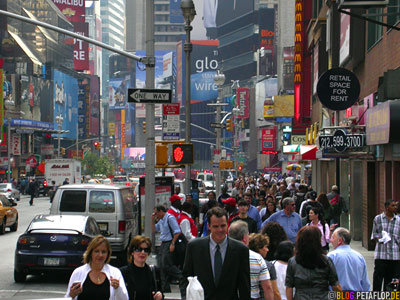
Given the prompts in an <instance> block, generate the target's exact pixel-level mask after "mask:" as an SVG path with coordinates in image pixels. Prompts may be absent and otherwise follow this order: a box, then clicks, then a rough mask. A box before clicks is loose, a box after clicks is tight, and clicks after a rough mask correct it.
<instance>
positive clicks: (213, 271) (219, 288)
mask: <svg viewBox="0 0 400 300" xmlns="http://www.w3.org/2000/svg"><path fill="white" fill-rule="evenodd" d="M207 222H208V224H209V227H210V231H211V234H210V235H209V236H207V237H204V238H199V239H195V240H193V241H191V242H190V243H189V244H188V248H187V251H186V257H185V264H184V266H183V274H184V276H185V277H186V278H187V277H188V276H197V279H198V280H199V281H200V283H201V285H202V287H203V289H204V299H205V300H238V299H240V300H249V299H250V265H249V249H248V248H247V247H246V246H244V245H243V244H242V243H240V242H238V241H235V240H233V239H231V238H229V237H228V236H227V234H226V232H227V226H228V215H227V213H226V211H225V210H224V209H222V208H220V207H214V208H212V209H210V210H209V211H208V220H207Z"/></svg>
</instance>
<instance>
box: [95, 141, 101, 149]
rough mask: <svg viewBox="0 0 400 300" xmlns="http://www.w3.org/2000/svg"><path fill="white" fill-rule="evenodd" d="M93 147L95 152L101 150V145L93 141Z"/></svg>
mask: <svg viewBox="0 0 400 300" xmlns="http://www.w3.org/2000/svg"><path fill="white" fill-rule="evenodd" d="M93 145H94V148H95V149H96V150H100V149H101V143H100V142H98V141H95V142H94V143H93Z"/></svg>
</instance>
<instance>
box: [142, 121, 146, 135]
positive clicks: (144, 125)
mask: <svg viewBox="0 0 400 300" xmlns="http://www.w3.org/2000/svg"><path fill="white" fill-rule="evenodd" d="M142 124H143V133H146V121H143V122H142Z"/></svg>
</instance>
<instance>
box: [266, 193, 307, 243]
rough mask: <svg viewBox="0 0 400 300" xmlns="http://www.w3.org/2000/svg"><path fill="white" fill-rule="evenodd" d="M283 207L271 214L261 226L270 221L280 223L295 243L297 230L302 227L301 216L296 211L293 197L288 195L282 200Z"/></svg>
mask: <svg viewBox="0 0 400 300" xmlns="http://www.w3.org/2000/svg"><path fill="white" fill-rule="evenodd" d="M282 207H283V209H282V210H280V211H278V212H276V213H274V214H273V215H271V216H270V217H269V218H268V219H266V220H265V221H264V223H262V226H261V228H263V227H264V226H265V224H267V223H269V222H277V223H279V224H280V225H281V226H282V227H283V229H284V230H285V232H286V234H287V236H288V238H289V240H290V241H291V242H293V243H295V242H296V236H297V232H298V231H299V230H300V228H301V227H302V223H301V218H300V216H299V214H298V213H296V212H295V209H296V205H295V203H294V200H293V198H291V197H286V198H285V199H283V201H282Z"/></svg>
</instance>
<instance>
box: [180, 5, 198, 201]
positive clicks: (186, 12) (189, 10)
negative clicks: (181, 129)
mask: <svg viewBox="0 0 400 300" xmlns="http://www.w3.org/2000/svg"><path fill="white" fill-rule="evenodd" d="M181 9H182V14H183V17H184V19H185V31H186V39H185V44H184V47H183V49H184V51H185V54H186V60H185V63H186V66H185V81H186V82H185V122H186V123H185V142H186V143H188V144H189V143H191V130H190V122H191V115H190V114H191V111H190V53H191V52H192V49H193V46H192V43H191V42H190V32H191V31H192V29H193V27H192V26H191V25H190V23H192V21H193V19H194V17H195V16H196V10H195V8H194V3H193V0H182V1H181ZM189 193H190V165H186V168H185V194H189Z"/></svg>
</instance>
